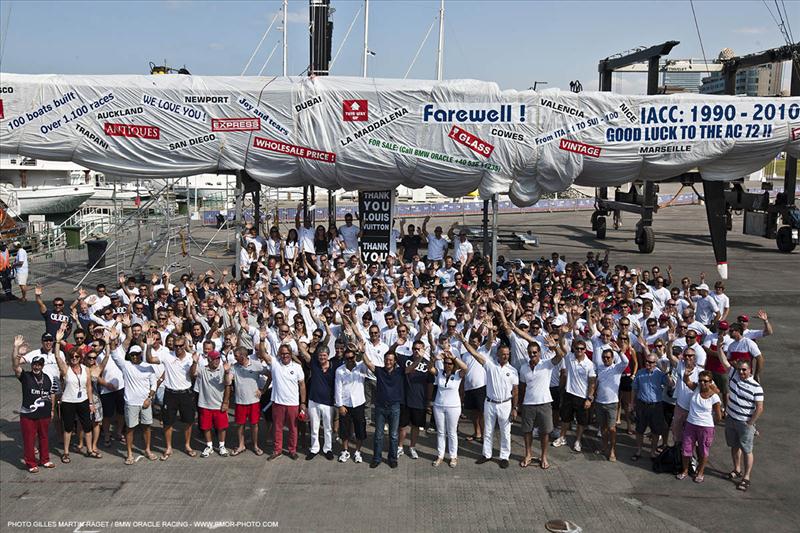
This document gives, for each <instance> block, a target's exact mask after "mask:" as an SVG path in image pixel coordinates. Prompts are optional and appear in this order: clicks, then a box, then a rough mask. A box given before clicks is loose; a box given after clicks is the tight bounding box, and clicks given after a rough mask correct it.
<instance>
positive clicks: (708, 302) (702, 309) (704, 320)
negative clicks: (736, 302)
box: [694, 283, 721, 327]
mask: <svg viewBox="0 0 800 533" xmlns="http://www.w3.org/2000/svg"><path fill="white" fill-rule="evenodd" d="M697 290H698V291H700V298H698V299H697V300H696V301H695V302H694V305H695V309H696V311H695V318H696V319H697V321H698V322H700V323H701V324H703V325H704V326H706V327H708V326H711V325H712V324H715V323H716V322H717V321H718V320H720V315H721V313H720V309H719V307H718V306H717V302H716V301H715V300H714V299H713V298H711V297H710V296H709V295H708V285H706V284H705V283H701V284H700V285H698V287H697Z"/></svg>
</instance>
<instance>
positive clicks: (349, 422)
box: [334, 349, 369, 463]
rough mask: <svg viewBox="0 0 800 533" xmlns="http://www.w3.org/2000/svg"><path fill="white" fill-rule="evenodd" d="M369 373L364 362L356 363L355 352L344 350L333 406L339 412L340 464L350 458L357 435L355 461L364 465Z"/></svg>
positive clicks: (335, 384)
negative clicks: (353, 439) (352, 442)
mask: <svg viewBox="0 0 800 533" xmlns="http://www.w3.org/2000/svg"><path fill="white" fill-rule="evenodd" d="M368 376H369V370H368V369H367V367H366V365H364V363H356V354H355V352H353V350H350V349H346V350H345V351H344V364H343V365H341V366H340V367H339V368H337V369H336V378H335V381H334V403H335V404H336V408H337V409H338V410H339V438H340V439H341V440H342V452H341V453H340V454H339V462H340V463H346V462H347V460H348V459H350V436H351V435H355V443H354V444H355V451H354V452H353V462H354V463H360V462H362V460H363V459H362V457H361V444H362V442H363V441H364V440H366V438H367V418H366V416H365V414H364V404H365V403H366V398H365V396H364V380H366V379H367V378H368Z"/></svg>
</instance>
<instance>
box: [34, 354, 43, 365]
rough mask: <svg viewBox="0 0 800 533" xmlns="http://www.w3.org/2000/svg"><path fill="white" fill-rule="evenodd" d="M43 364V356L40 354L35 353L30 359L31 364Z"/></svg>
mask: <svg viewBox="0 0 800 533" xmlns="http://www.w3.org/2000/svg"><path fill="white" fill-rule="evenodd" d="M43 364H44V357H42V356H41V355H37V356H36V357H34V358H33V359H32V360H31V365H43Z"/></svg>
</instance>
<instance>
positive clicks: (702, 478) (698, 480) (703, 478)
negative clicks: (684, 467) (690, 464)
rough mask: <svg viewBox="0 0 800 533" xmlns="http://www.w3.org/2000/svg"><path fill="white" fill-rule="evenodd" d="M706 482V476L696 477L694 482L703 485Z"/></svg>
mask: <svg viewBox="0 0 800 533" xmlns="http://www.w3.org/2000/svg"><path fill="white" fill-rule="evenodd" d="M705 480H706V478H705V476H695V477H694V482H695V483H702V482H703V481H705Z"/></svg>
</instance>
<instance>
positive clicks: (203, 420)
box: [197, 407, 228, 431]
mask: <svg viewBox="0 0 800 533" xmlns="http://www.w3.org/2000/svg"><path fill="white" fill-rule="evenodd" d="M197 410H198V412H199V416H198V422H199V425H200V431H208V430H209V429H212V428H213V429H228V412H227V411H220V410H219V409H204V408H202V407H198V408H197Z"/></svg>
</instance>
